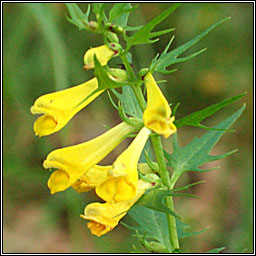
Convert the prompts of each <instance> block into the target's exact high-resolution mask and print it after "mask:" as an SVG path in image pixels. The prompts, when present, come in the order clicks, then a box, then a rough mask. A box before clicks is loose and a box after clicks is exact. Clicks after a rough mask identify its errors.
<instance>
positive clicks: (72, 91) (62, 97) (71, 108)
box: [30, 78, 103, 137]
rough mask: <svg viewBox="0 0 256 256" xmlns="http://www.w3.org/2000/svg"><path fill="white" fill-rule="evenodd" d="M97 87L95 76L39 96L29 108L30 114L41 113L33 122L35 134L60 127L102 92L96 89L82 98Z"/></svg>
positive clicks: (43, 133)
mask: <svg viewBox="0 0 256 256" xmlns="http://www.w3.org/2000/svg"><path fill="white" fill-rule="evenodd" d="M97 88H98V81H97V78H93V79H91V80H89V81H87V82H85V83H83V84H80V85H77V86H74V87H71V88H68V89H65V90H61V91H58V92H53V93H48V94H45V95H43V96H41V97H39V98H38V99H37V100H36V101H35V103H34V105H33V106H32V107H31V109H30V111H31V113H32V114H43V115H42V116H40V117H39V118H38V119H37V120H36V121H35V123H34V131H35V134H36V135H39V137H41V136H46V135H50V134H52V133H55V132H57V131H59V130H60V129H62V128H63V127H64V126H65V125H66V124H67V123H68V122H69V120H70V119H72V118H73V116H74V115H75V114H76V113H78V112H79V111H80V110H81V109H83V108H84V107H86V106H87V105H88V104H89V103H91V102H92V101H93V100H94V99H95V98H96V97H97V96H99V95H100V94H101V93H102V92H103V90H101V91H98V92H96V93H94V94H93V95H92V96H90V97H89V98H88V99H87V100H84V99H85V98H86V97H88V96H89V95H90V94H91V93H92V92H93V91H95V90H96V89H97Z"/></svg>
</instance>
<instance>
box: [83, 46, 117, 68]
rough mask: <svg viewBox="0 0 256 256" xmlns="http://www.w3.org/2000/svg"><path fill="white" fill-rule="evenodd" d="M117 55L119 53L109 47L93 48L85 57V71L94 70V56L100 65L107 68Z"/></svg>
mask: <svg viewBox="0 0 256 256" xmlns="http://www.w3.org/2000/svg"><path fill="white" fill-rule="evenodd" d="M115 54H117V53H116V52H115V51H114V50H112V49H110V48H109V47H108V46H107V45H101V46H98V47H94V48H91V49H89V50H88V51H87V52H86V53H85V55H84V69H85V70H88V69H92V68H94V55H96V57H97V59H98V61H99V62H100V64H101V65H102V66H105V65H106V64H107V63H108V61H109V60H110V59H111V58H112V56H113V55H115Z"/></svg>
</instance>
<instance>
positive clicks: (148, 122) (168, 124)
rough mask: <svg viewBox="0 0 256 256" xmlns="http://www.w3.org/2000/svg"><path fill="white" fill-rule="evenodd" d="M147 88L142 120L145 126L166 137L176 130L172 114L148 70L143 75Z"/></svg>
mask: <svg viewBox="0 0 256 256" xmlns="http://www.w3.org/2000/svg"><path fill="white" fill-rule="evenodd" d="M144 81H145V85H146V88H147V107H146V109H145V111H144V113H143V121H144V124H145V126H146V127H148V128H149V129H151V130H152V131H154V132H156V133H158V134H160V135H163V136H164V137H165V138H168V137H169V136H170V135H171V134H173V133H175V132H176V130H177V129H176V126H175V125H174V123H173V121H174V116H172V117H171V113H172V111H171V108H170V106H169V104H168V102H167V100H166V98H165V97H164V95H163V94H162V92H161V90H160V89H159V87H158V85H157V84H156V82H155V79H154V77H153V76H152V74H151V73H150V72H149V73H147V74H146V75H145V77H144Z"/></svg>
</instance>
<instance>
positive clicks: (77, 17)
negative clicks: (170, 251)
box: [65, 3, 90, 30]
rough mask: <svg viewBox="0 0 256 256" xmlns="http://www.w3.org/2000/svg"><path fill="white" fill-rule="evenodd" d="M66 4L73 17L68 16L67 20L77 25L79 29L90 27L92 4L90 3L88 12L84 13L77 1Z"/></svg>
mask: <svg viewBox="0 0 256 256" xmlns="http://www.w3.org/2000/svg"><path fill="white" fill-rule="evenodd" d="M65 5H66V7H67V9H68V11H69V13H70V16H71V19H70V18H69V17H66V18H67V20H68V21H69V22H70V23H72V24H74V25H76V26H77V27H78V28H79V30H82V29H88V16H89V14H90V5H88V9H87V12H86V13H83V12H82V11H81V9H80V8H79V6H78V5H77V4H75V3H66V4H65Z"/></svg>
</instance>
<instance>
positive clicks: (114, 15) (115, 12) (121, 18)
mask: <svg viewBox="0 0 256 256" xmlns="http://www.w3.org/2000/svg"><path fill="white" fill-rule="evenodd" d="M137 7H138V5H136V6H134V7H132V5H131V4H130V3H116V4H114V6H113V7H112V9H111V10H110V12H109V22H113V23H114V24H117V25H119V26H126V25H127V22H128V18H129V14H130V12H132V11H133V10H134V9H135V8H137Z"/></svg>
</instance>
